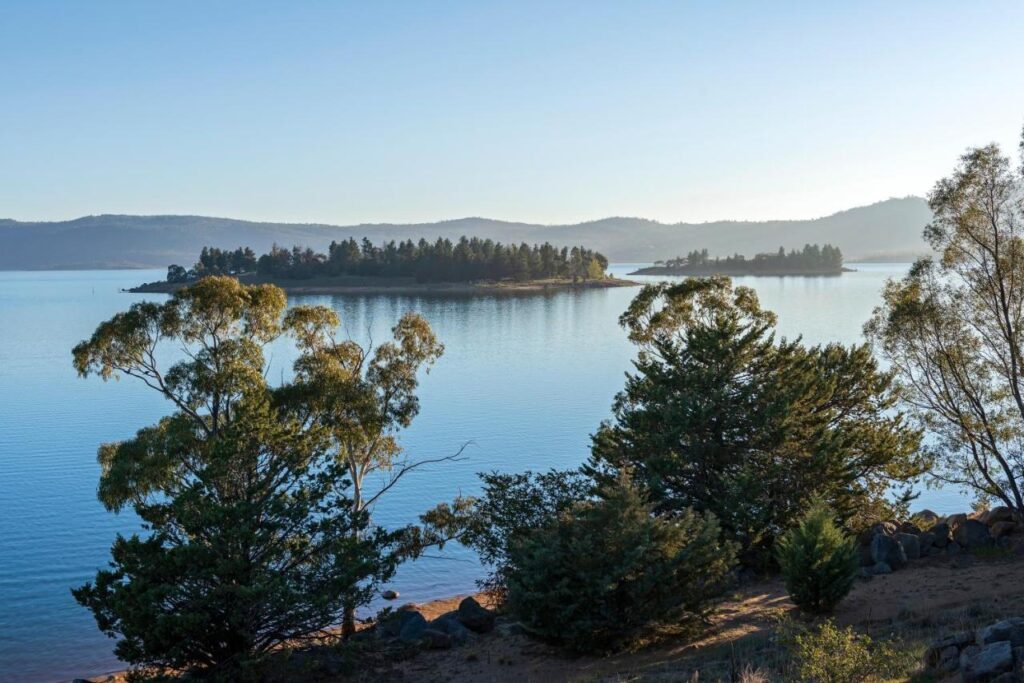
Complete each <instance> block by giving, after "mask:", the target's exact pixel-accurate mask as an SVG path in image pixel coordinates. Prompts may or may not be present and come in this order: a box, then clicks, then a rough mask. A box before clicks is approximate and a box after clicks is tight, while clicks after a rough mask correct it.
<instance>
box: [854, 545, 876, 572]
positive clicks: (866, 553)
mask: <svg viewBox="0 0 1024 683" xmlns="http://www.w3.org/2000/svg"><path fill="white" fill-rule="evenodd" d="M857 557H858V559H859V560H860V566H861V567H870V566H871V565H873V564H874V563H875V560H874V558H872V557H871V541H870V539H869V540H868V543H867V544H866V545H865V544H861V545H858V546H857Z"/></svg>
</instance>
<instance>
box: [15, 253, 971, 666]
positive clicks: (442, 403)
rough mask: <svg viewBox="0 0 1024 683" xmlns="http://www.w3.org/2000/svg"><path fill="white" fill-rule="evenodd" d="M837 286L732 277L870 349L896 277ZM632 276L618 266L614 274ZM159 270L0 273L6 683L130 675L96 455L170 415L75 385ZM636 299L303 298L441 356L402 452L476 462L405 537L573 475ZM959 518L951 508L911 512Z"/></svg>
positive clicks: (790, 324) (454, 558) (418, 590)
mask: <svg viewBox="0 0 1024 683" xmlns="http://www.w3.org/2000/svg"><path fill="white" fill-rule="evenodd" d="M856 267H857V269H858V270H857V272H854V273H847V274H844V275H843V276H841V277H833V278H801V277H785V278H737V282H738V283H743V284H748V285H751V286H753V287H754V288H755V289H756V290H757V291H758V293H759V294H760V296H761V300H762V303H763V305H764V306H766V307H768V308H771V309H773V310H775V311H776V312H777V313H778V314H779V330H780V332H781V333H782V334H785V335H787V336H790V337H793V336H796V335H800V334H802V335H803V337H804V339H805V340H806V341H807V342H810V343H819V342H827V341H841V342H845V343H852V342H858V341H861V326H862V324H863V323H864V321H865V320H866V319H867V317H868V316H869V314H870V313H871V310H872V308H873V307H874V306H875V305H876V304H877V302H878V296H879V291H880V289H881V287H882V285H883V283H884V282H885V280H886V278H888V277H898V276H900V275H902V274H903V273H904V272H905V271H906V266H905V265H899V264H895V265H894V264H858V265H857V266H856ZM629 270H632V267H631V266H629V265H625V264H620V265H616V266H614V267H613V272H615V273H616V274H620V275H621V274H624V273H626V272H629ZM161 275H162V273H161V272H157V271H148V272H147V271H84V272H0V680H17V681H26V682H28V683H31V682H34V681H60V680H68V679H70V678H73V677H76V676H85V675H95V674H99V673H103V672H107V671H113V670H117V669H120V668H123V667H121V666H120V665H119V663H118V662H117V660H116V659H115V658H114V657H113V655H112V653H111V649H112V641H110V640H109V639H107V638H106V637H105V636H103V635H102V634H100V633H99V632H98V631H97V630H96V627H95V623H94V622H93V620H92V616H91V615H90V614H89V613H88V612H86V610H84V609H82V608H80V607H79V606H78V605H77V604H76V603H75V602H74V600H73V599H72V598H71V595H70V593H69V588H70V587H72V586H76V585H79V584H81V583H82V582H84V581H85V580H87V579H90V578H92V575H93V574H94V572H95V571H96V569H97V568H99V567H101V566H103V565H104V564H105V563H106V561H107V553H108V549H109V546H110V543H111V540H112V539H113V537H114V535H115V533H117V532H119V531H120V532H123V533H130V532H132V531H134V530H136V529H137V521H136V520H135V519H134V518H133V517H132V516H131V515H130V514H121V515H112V514H108V513H107V512H105V511H104V509H103V508H102V506H101V505H100V504H99V503H98V502H97V500H96V497H95V490H96V483H97V477H98V475H99V468H98V466H97V464H96V462H95V452H96V447H97V445H98V444H100V443H101V442H104V441H114V440H117V439H122V438H126V437H128V436H130V435H132V434H133V433H134V432H135V430H136V429H138V428H139V427H142V426H144V425H148V424H150V423H152V422H154V421H156V420H157V418H159V417H160V416H161V415H163V414H165V413H166V412H168V411H169V407H168V405H167V404H166V403H165V402H164V401H163V400H162V399H160V398H159V397H158V396H156V395H155V394H154V393H153V392H152V391H150V390H147V389H145V388H144V387H143V386H141V385H140V384H138V383H136V382H133V381H131V380H129V379H124V380H122V381H120V382H109V383H103V382H102V381H100V380H98V379H89V380H81V379H79V378H77V376H76V375H75V372H74V370H73V369H72V367H71V356H70V350H71V347H72V346H73V345H74V344H75V343H77V342H78V341H79V340H81V339H83V338H85V337H87V336H88V335H89V334H91V332H92V331H93V329H94V328H95V327H96V325H97V324H98V323H99V322H101V321H103V320H105V319H107V318H108V317H110V316H111V315H113V314H114V313H116V312H118V311H120V310H123V309H125V308H127V307H128V305H130V304H131V303H132V302H133V301H138V300H141V299H143V298H146V296H149V297H151V298H154V299H160V298H162V296H161V295H135V294H126V293H122V292H121V291H120V290H121V289H122V288H125V287H130V286H133V285H135V284H137V283H140V282H144V281H150V280H155V279H159V278H160V277H161ZM636 291H637V290H636V289H633V288H621V289H608V290H590V291H584V292H559V293H555V294H550V295H526V296H510V295H505V296H485V297H472V298H470V297H427V296H423V297H419V296H417V297H410V296H390V295H355V296H310V297H303V298H302V301H303V302H304V303H318V304H326V305H330V306H332V307H334V308H335V309H336V310H337V311H338V312H339V313H340V315H341V318H342V321H343V323H344V324H345V325H346V327H347V329H348V331H349V333H350V334H351V336H353V337H354V338H355V339H357V340H359V341H360V342H363V343H365V342H366V341H367V340H368V339H371V338H372V339H374V340H378V341H379V340H381V339H384V338H385V337H386V335H387V334H388V330H389V328H390V327H391V325H392V324H393V323H394V321H396V320H397V319H398V317H399V316H400V315H401V314H402V313H403V312H405V311H406V310H409V309H414V310H417V311H419V312H420V313H422V314H423V315H424V316H426V318H427V319H428V320H429V321H430V323H431V325H432V326H433V327H434V330H435V331H436V333H437V334H438V336H439V337H440V338H441V340H442V341H443V342H444V343H445V346H446V349H447V350H446V353H445V355H444V357H443V358H442V359H441V360H440V362H439V363H438V364H437V366H436V367H435V368H434V370H433V371H432V372H431V373H430V374H429V375H428V376H426V377H425V378H424V380H423V383H422V388H421V392H420V397H421V404H422V412H421V413H420V415H419V417H418V418H417V420H416V422H415V423H414V425H413V427H412V428H411V429H409V430H408V431H407V432H406V433H405V434H404V436H403V444H404V445H405V447H406V449H407V451H408V453H409V455H410V456H411V457H413V458H423V457H436V456H439V455H445V454H449V453H453V452H455V451H456V450H457V449H458V448H459V447H460V446H461V445H462V444H464V443H466V442H471V445H470V446H469V447H468V449H467V450H466V459H465V460H463V461H461V462H457V463H447V464H443V465H438V466H436V467H434V468H433V469H425V470H421V471H417V472H415V473H413V474H411V475H409V476H408V478H407V479H405V480H403V482H402V483H401V484H400V485H399V486H398V487H396V488H395V489H394V490H393V491H392V492H391V493H389V495H388V497H387V498H386V499H385V500H384V501H383V502H382V503H381V505H380V506H379V507H378V508H377V510H376V520H377V521H378V522H379V523H382V524H388V525H390V524H399V523H403V522H407V521H411V520H413V519H415V517H416V515H417V514H418V513H420V512H422V511H423V510H425V509H427V508H429V507H431V506H432V505H433V504H435V503H437V502H438V501H441V500H446V499H450V498H452V497H453V496H455V495H458V494H460V493H463V494H464V493H472V492H474V491H475V490H476V489H477V480H476V476H475V473H476V472H479V471H483V470H492V469H496V470H504V471H519V470H524V469H535V470H537V469H546V468H549V467H568V466H575V465H577V464H579V463H581V462H582V461H583V460H584V459H585V458H586V456H587V447H588V442H589V434H590V433H592V432H593V430H594V429H595V428H596V427H597V425H598V423H599V422H600V421H601V420H602V419H604V418H606V417H608V415H609V411H610V406H611V402H612V397H613V396H614V394H615V392H616V391H618V390H619V389H620V388H621V386H622V384H623V374H624V373H625V372H626V371H628V370H629V368H630V360H631V358H632V356H633V350H632V347H631V346H630V344H629V343H628V342H627V341H626V339H625V334H624V333H623V331H622V330H621V329H620V328H619V327H618V325H617V318H618V316H619V314H620V313H621V312H622V311H623V310H624V309H625V308H626V306H627V305H628V303H629V301H630V299H631V298H632V296H633V295H634V294H635V293H636ZM293 355H294V354H293V352H292V350H291V349H290V348H288V345H287V344H279V345H278V346H276V347H274V348H272V349H271V368H272V369H271V371H270V373H271V374H270V375H269V376H270V377H275V376H280V374H281V373H285V372H287V367H288V365H289V363H290V361H291V359H292V358H293ZM919 505H920V506H921V507H930V508H932V509H934V510H936V511H938V512H940V513H948V512H955V511H960V510H962V509H964V508H965V499H964V498H963V497H962V496H961V494H960V492H958V491H951V490H942V491H935V490H930V491H925V492H924V493H923V495H922V497H921V499H920V501H919ZM480 575H481V570H480V567H479V566H478V565H477V563H476V562H475V560H474V558H473V557H472V555H470V554H469V553H467V552H465V551H464V550H461V551H460V549H458V548H453V549H451V550H448V549H446V551H445V552H444V554H443V555H440V556H434V557H431V558H426V559H423V560H420V561H418V562H416V563H413V564H410V565H407V566H405V567H403V568H402V569H401V570H400V572H399V575H398V577H397V578H396V580H395V581H394V582H393V587H394V588H396V589H397V590H399V591H400V592H401V593H402V600H403V601H404V600H406V599H408V600H412V601H422V600H427V599H431V598H436V597H442V596H447V595H453V594H456V593H464V592H468V591H470V590H472V589H473V587H474V583H473V582H474V580H475V579H477V578H479V577H480Z"/></svg>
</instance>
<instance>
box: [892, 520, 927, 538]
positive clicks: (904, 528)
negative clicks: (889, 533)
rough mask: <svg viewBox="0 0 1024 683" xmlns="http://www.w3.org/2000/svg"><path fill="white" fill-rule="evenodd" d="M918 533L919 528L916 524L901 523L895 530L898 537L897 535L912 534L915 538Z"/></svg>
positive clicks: (919, 531)
mask: <svg viewBox="0 0 1024 683" xmlns="http://www.w3.org/2000/svg"><path fill="white" fill-rule="evenodd" d="M919 533H921V528H920V527H919V526H917V525H916V524H914V523H913V522H903V523H902V524H900V525H899V527H898V528H897V529H896V534H897V535H899V534H914V535H915V536H916V535H917V534H919Z"/></svg>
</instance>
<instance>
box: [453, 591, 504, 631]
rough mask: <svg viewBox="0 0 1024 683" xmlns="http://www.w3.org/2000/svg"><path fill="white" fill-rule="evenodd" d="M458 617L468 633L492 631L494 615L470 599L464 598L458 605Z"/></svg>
mask: <svg viewBox="0 0 1024 683" xmlns="http://www.w3.org/2000/svg"><path fill="white" fill-rule="evenodd" d="M458 615H459V621H461V622H462V625H463V626H465V627H466V628H468V629H469V630H470V631H475V632H477V633H490V632H491V631H492V630H494V620H495V618H496V615H495V614H494V612H492V611H491V610H489V609H484V608H483V607H482V606H481V605H480V603H479V602H477V601H476V600H474V599H473V598H472V597H469V598H466V599H465V600H463V601H462V602H460V603H459V610H458Z"/></svg>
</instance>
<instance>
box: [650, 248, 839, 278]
mask: <svg viewBox="0 0 1024 683" xmlns="http://www.w3.org/2000/svg"><path fill="white" fill-rule="evenodd" d="M655 266H661V267H663V268H666V269H668V270H671V271H673V272H676V273H678V274H680V275H713V274H722V275H736V274H748V273H749V274H755V275H756V274H758V273H773V274H774V273H794V274H800V273H814V274H821V273H841V272H842V270H843V253H842V252H841V251H840V250H839V248H838V247H833V246H832V245H831V244H826V245H824V246H820V247H819V246H818V245H817V244H805V245H804V248H803V249H802V250H800V251H797V250H796V249H791V250H790V251H789V252H787V251H786V250H785V249H784V248H783V247H779V250H778V251H777V252H774V253H771V252H769V253H763V254H755V255H754V257H753V258H750V259H748V258H747V257H746V256H744V255H742V254H733V255H732V256H726V257H725V258H720V257H715V258H711V256H710V255H709V254H708V250H707V249H701V250H696V249H695V250H693V251H691V252H690V253H688V254H687V255H686V256H677V257H676V258H672V259H668V260H667V261H658V262H656V263H655Z"/></svg>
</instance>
